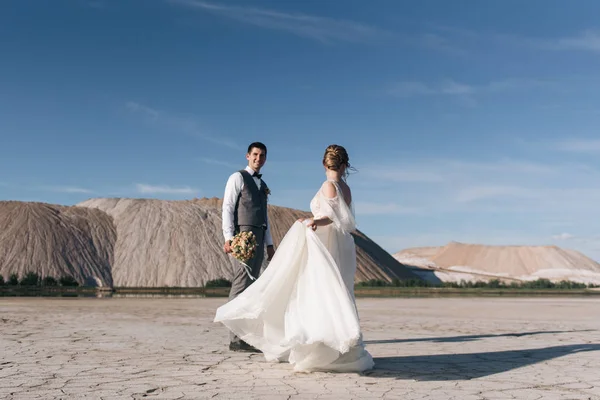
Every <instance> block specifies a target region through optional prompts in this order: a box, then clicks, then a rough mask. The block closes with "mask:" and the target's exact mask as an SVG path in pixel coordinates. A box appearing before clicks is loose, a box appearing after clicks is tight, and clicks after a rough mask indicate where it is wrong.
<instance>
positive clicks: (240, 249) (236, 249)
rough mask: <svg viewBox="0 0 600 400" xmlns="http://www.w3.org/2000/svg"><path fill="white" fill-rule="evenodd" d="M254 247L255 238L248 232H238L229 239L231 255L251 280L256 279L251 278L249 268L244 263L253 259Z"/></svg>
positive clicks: (255, 244)
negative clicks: (240, 264)
mask: <svg viewBox="0 0 600 400" xmlns="http://www.w3.org/2000/svg"><path fill="white" fill-rule="evenodd" d="M256 246H257V243H256V236H254V233H252V232H250V231H248V232H240V233H238V234H237V235H235V236H234V237H233V239H231V255H233V257H235V258H236V259H237V260H238V261H239V262H240V263H242V265H243V266H244V269H245V270H246V274H247V275H248V276H249V277H250V279H252V280H256V278H254V277H253V276H252V273H251V269H250V266H249V265H248V264H246V263H247V262H248V261H249V260H251V259H252V257H254V254H255V252H256Z"/></svg>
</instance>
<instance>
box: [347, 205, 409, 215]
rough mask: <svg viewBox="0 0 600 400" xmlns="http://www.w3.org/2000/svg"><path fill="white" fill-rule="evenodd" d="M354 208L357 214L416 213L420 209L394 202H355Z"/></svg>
mask: <svg viewBox="0 0 600 400" xmlns="http://www.w3.org/2000/svg"><path fill="white" fill-rule="evenodd" d="M355 208H356V214H358V215H378V214H384V215H393V214H416V213H418V212H419V211H420V210H419V209H418V208H414V207H403V206H401V205H399V204H396V203H372V202H356V205H355Z"/></svg>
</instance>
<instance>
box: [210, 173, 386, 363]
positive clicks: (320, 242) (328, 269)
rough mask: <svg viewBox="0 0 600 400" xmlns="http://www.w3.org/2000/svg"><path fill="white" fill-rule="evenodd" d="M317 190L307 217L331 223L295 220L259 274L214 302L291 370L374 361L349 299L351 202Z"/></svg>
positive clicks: (223, 318) (240, 331) (232, 325)
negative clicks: (314, 226)
mask: <svg viewBox="0 0 600 400" xmlns="http://www.w3.org/2000/svg"><path fill="white" fill-rule="evenodd" d="M330 182H332V183H333V184H334V185H335V187H336V191H337V194H336V196H335V197H334V198H331V199H330V198H327V197H326V196H325V195H324V194H323V193H322V191H323V190H322V188H321V190H319V191H318V192H317V194H316V195H315V197H314V198H313V199H312V201H311V203H310V208H311V212H312V213H313V215H314V216H315V218H319V217H329V218H330V219H331V220H332V221H333V223H332V224H329V225H327V226H320V227H318V228H317V230H316V231H313V230H312V229H309V228H307V227H306V225H305V224H304V223H301V222H295V223H294V224H293V225H292V227H291V228H290V229H289V231H288V232H287V233H286V235H285V237H284V238H283V240H282V241H281V243H280V245H279V248H278V249H277V251H276V253H275V256H274V257H273V259H272V260H271V263H270V264H269V266H268V268H266V269H265V271H264V273H263V274H262V275H261V276H260V277H259V278H258V279H257V280H256V281H255V282H254V283H252V285H250V286H249V287H248V288H247V289H246V290H244V292H242V293H241V294H240V295H239V296H238V297H236V298H234V299H233V300H231V301H229V302H228V303H226V304H224V305H223V306H221V307H219V308H218V309H217V312H216V316H215V319H214V320H215V322H221V323H223V324H224V325H225V326H227V327H228V328H229V329H230V330H231V331H233V332H234V333H235V334H236V335H237V336H238V337H240V338H241V339H242V340H244V341H245V342H246V343H249V344H251V345H253V346H254V347H256V348H258V349H260V350H261V351H262V352H263V354H264V357H265V359H266V360H267V361H276V362H289V363H290V364H292V365H293V366H294V370H295V371H302V372H310V371H332V372H360V371H364V370H367V369H371V368H372V367H373V365H374V363H373V358H372V357H371V354H369V352H368V351H367V350H366V349H365V347H364V344H363V341H362V334H361V330H360V325H359V317H358V312H357V309H356V304H355V298H354V274H355V271H356V248H355V244H354V239H353V237H352V235H351V234H350V232H352V231H353V230H354V229H355V227H356V225H355V220H354V212H353V207H352V206H350V207H348V206H347V204H346V202H345V201H344V197H343V193H342V191H341V188H340V186H339V184H338V183H337V182H335V181H330Z"/></svg>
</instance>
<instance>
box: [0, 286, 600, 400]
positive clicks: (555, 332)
mask: <svg viewBox="0 0 600 400" xmlns="http://www.w3.org/2000/svg"><path fill="white" fill-rule="evenodd" d="M225 301H226V299H224V298H196V299H190V298H105V299H82V298H79V299H68V298H48V299H41V298H0V349H1V358H0V398H2V399H37V398H39V399H83V398H93V399H205V398H235V399H252V398H255V399H309V398H315V399H353V398H356V399H363V398H364V399H369V398H372V399H457V400H471V399H473V400H475V399H565V400H566V399H600V372H599V371H600V318H599V317H600V298H591V297H590V298H566V297H555V298H422V299H408V298H394V299H364V298H363V299H359V300H358V306H359V311H360V315H361V324H362V327H363V331H364V337H365V341H366V343H367V347H368V349H369V351H370V352H371V353H372V354H373V356H374V358H375V362H376V369H374V370H373V371H369V372H367V373H365V374H328V373H314V374H302V373H294V372H293V371H292V370H291V368H290V366H289V365H288V364H283V363H282V364H271V363H266V362H265V361H264V359H263V358H262V357H261V355H258V354H248V353H241V354H240V353H232V352H229V351H228V350H227V343H228V333H227V330H226V329H225V328H224V327H223V326H221V325H219V324H214V323H213V322H212V318H213V316H214V312H215V310H216V308H217V307H218V306H219V305H221V304H223V303H224V302H225Z"/></svg>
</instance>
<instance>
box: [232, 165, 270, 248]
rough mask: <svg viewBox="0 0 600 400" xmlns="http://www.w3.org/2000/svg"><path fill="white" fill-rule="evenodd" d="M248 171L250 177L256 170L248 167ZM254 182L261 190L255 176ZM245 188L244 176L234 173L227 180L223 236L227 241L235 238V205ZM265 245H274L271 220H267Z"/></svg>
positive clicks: (258, 180)
mask: <svg viewBox="0 0 600 400" xmlns="http://www.w3.org/2000/svg"><path fill="white" fill-rule="evenodd" d="M245 169H246V171H248V172H249V173H250V175H252V174H254V170H253V169H252V168H250V167H248V166H246V168H245ZM252 179H254V182H256V186H258V188H259V189H260V187H261V183H260V179H258V178H257V177H255V176H253V177H252ZM243 188H244V178H243V177H242V174H241V173H240V172H239V171H238V172H234V173H233V174H231V176H230V177H229V179H228V180H227V185H226V186H225V195H224V196H223V215H222V218H223V236H224V237H225V240H231V239H232V238H233V234H234V232H235V226H234V223H233V213H234V212H235V203H236V202H237V198H238V196H239V194H240V192H241V191H242V189H243ZM265 244H266V245H267V246H272V245H273V238H271V224H270V223H269V219H268V218H267V230H266V231H265Z"/></svg>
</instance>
